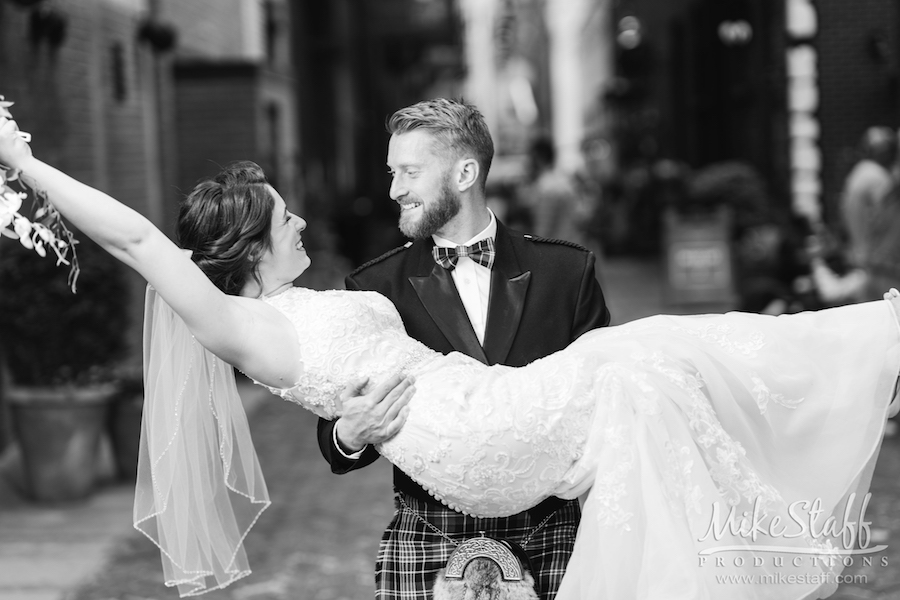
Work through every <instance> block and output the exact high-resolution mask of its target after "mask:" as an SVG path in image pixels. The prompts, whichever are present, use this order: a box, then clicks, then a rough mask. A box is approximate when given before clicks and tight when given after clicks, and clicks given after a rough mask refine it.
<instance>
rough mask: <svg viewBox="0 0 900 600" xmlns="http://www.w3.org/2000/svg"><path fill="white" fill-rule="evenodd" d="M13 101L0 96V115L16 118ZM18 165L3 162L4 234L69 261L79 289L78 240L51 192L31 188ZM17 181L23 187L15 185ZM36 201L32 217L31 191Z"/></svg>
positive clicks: (0, 222)
mask: <svg viewBox="0 0 900 600" xmlns="http://www.w3.org/2000/svg"><path fill="white" fill-rule="evenodd" d="M12 105H13V103H12V102H10V101H8V100H6V99H4V97H3V96H0V116H2V117H6V118H7V119H12V114H11V113H10V112H9V107H10V106H12ZM19 136H20V137H21V138H22V139H23V140H24V141H25V142H30V141H31V134H29V133H26V132H24V131H20V132H19ZM19 175H20V173H19V172H18V171H17V170H16V169H12V168H9V167H7V166H5V165H2V164H0V237H2V236H6V237H9V238H12V239H17V240H19V242H20V243H21V244H22V246H24V247H25V248H28V249H29V250H32V249H33V250H34V251H35V252H36V253H37V254H38V255H39V256H41V257H44V256H46V255H47V249H48V248H49V249H50V250H52V251H53V253H54V254H56V264H57V265H60V264H63V265H68V266H69V267H70V271H69V286H70V287H71V288H72V291H73V292H74V291H75V284H76V281H77V279H78V273H79V267H78V258H77V256H76V255H75V244H77V243H78V242H77V240H76V239H75V237H74V236H73V235H72V232H70V231H69V229H68V228H67V227H66V225H65V223H64V222H63V220H62V215H60V214H59V211H57V210H56V209H55V208H54V207H53V205H52V204H50V201H49V199H48V198H47V195H46V194H45V193H44V192H43V191H41V190H38V189H31V188H29V187H28V186H27V185H26V184H25V183H24V182H23V181H22V180H21V178H20V177H19ZM13 185H15V186H16V187H18V188H19V189H15V188H14V187H13ZM25 190H29V191H30V192H31V194H30V197H31V199H32V204H33V216H32V218H30V219H29V218H28V217H26V216H25V215H24V214H22V206H23V203H24V201H25V200H27V199H28V198H29V194H28V193H27V192H26V191H25Z"/></svg>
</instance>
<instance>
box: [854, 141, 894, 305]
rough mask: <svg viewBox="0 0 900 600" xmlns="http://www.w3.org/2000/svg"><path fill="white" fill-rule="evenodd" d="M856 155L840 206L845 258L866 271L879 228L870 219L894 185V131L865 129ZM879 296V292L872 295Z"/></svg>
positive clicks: (874, 216)
mask: <svg viewBox="0 0 900 600" xmlns="http://www.w3.org/2000/svg"><path fill="white" fill-rule="evenodd" d="M859 155H860V158H859V160H858V161H857V162H856V164H855V165H854V166H853V168H852V169H851V170H850V173H849V174H848V175H847V178H846V180H845V182H844V189H843V192H842V194H841V204H840V209H841V218H842V219H843V225H844V228H845V230H846V234H847V252H846V253H847V258H848V261H849V263H850V265H851V266H852V267H857V268H862V269H864V270H867V267H868V266H870V265H869V263H870V261H871V258H872V257H871V250H872V244H873V242H874V240H873V239H872V234H873V233H878V232H879V231H880V229H881V228H877V227H876V230H877V231H875V230H873V227H874V226H876V223H874V219H876V215H877V214H878V213H880V212H883V211H882V208H883V206H882V204H883V203H884V200H885V198H886V197H887V196H888V194H889V193H891V190H892V189H893V188H894V187H895V186H896V181H897V180H896V178H895V176H894V169H895V168H896V163H897V134H896V132H894V130H893V129H891V128H889V127H870V128H868V129H866V131H865V133H864V134H863V136H862V139H861V140H860V143H859ZM888 212H890V211H888ZM880 296H881V294H880V293H879V294H876V295H875V296H874V298H878V297H880ZM860 299H863V298H862V297H860ZM867 299H872V298H867Z"/></svg>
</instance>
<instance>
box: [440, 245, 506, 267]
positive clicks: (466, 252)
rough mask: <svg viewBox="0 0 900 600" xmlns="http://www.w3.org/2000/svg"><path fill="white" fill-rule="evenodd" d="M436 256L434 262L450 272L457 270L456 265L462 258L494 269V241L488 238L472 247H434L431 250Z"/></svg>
mask: <svg viewBox="0 0 900 600" xmlns="http://www.w3.org/2000/svg"><path fill="white" fill-rule="evenodd" d="M431 253H432V255H433V256H434V262H436V263H437V264H439V265H441V266H442V267H444V268H445V269H447V270H448V271H452V270H453V269H455V268H456V263H457V262H458V261H459V257H460V256H468V257H469V258H471V259H472V260H474V261H475V262H477V263H478V264H479V265H481V266H483V267H487V268H488V269H493V268H494V240H492V239H491V238H487V239H486V240H481V241H480V242H478V243H476V244H473V245H472V246H456V247H455V248H442V247H441V246H434V247H433V248H432V249H431Z"/></svg>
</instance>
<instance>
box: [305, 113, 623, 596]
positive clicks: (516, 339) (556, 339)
mask: <svg viewBox="0 0 900 600" xmlns="http://www.w3.org/2000/svg"><path fill="white" fill-rule="evenodd" d="M388 131H389V132H390V133H391V139H390V142H389V146H388V159H387V163H388V167H389V169H390V172H391V174H392V176H393V182H392V184H391V190H390V195H391V198H392V199H393V200H395V201H396V202H397V203H398V204H399V205H400V223H399V225H400V230H401V231H402V232H403V233H404V234H405V235H406V236H407V237H409V238H411V239H412V240H413V241H412V242H409V243H407V244H406V245H405V246H402V247H400V248H396V249H394V250H392V251H390V252H388V253H387V254H385V255H383V256H381V257H379V258H376V259H375V260H372V261H370V262H368V263H366V264H364V265H362V266H361V267H359V268H358V269H356V270H355V271H354V272H353V273H351V274H350V275H349V276H348V277H347V280H346V284H347V288H348V289H361V290H374V291H377V292H380V293H381V294H383V295H385V296H387V297H388V298H390V300H391V301H392V302H393V303H394V305H395V306H396V307H397V310H399V312H400V315H401V317H402V318H403V323H404V324H405V326H406V330H407V332H408V333H409V335H411V336H412V337H413V338H416V339H417V340H419V341H421V342H423V343H424V344H426V345H427V346H430V347H431V348H433V349H435V350H438V351H440V352H443V353H445V354H447V353H449V352H453V351H458V352H463V353H465V354H468V355H469V356H472V357H474V358H477V359H478V360H480V361H482V362H484V363H487V364H496V363H501V364H505V365H511V366H521V365H525V364H527V363H529V362H531V361H533V360H535V359H538V358H541V357H543V356H546V355H547V354H550V353H552V352H555V351H557V350H559V349H561V348H564V347H565V346H567V345H568V344H569V343H571V342H572V341H573V340H575V339H576V338H577V337H578V336H580V335H581V334H582V333H584V332H586V331H588V330H590V329H594V328H595V327H602V326H604V325H607V324H608V323H609V312H608V310H607V308H606V305H605V303H604V300H603V293H602V292H601V290H600V286H599V284H598V283H597V280H596V279H595V277H594V256H593V255H592V254H591V253H590V252H589V251H587V250H586V249H584V248H582V247H581V246H578V245H576V244H573V243H570V242H565V241H559V240H546V239H541V238H537V237H533V236H530V235H525V234H522V233H519V232H517V231H513V230H510V229H507V228H506V227H504V226H503V224H502V223H500V222H499V221H497V219H496V218H495V216H494V214H493V213H492V212H491V211H490V210H489V209H488V208H487V205H486V201H485V192H484V188H485V181H486V180H487V176H488V170H489V169H490V166H491V160H492V158H493V154H494V146H493V141H492V140H491V136H490V133H489V132H488V129H487V126H486V124H485V122H484V119H483V117H482V116H481V114H480V113H479V112H478V110H477V109H476V108H475V107H473V106H470V105H467V104H464V103H462V102H458V101H454V100H446V99H441V98H439V99H435V100H428V101H424V102H419V103H418V104H415V105H412V106H409V107H407V108H403V109H400V110H398V111H397V112H396V113H394V115H393V116H392V117H391V118H390V120H389V121H388ZM463 247H465V248H463ZM457 251H458V252H457ZM427 391H428V390H420V393H427ZM404 414H405V413H404ZM401 418H402V417H401ZM395 427H396V423H395V422H393V423H392V422H391V421H390V420H389V419H385V418H384V410H383V409H382V408H380V407H379V405H378V404H377V403H376V404H373V405H372V408H371V410H369V411H366V410H358V409H357V410H354V411H353V412H352V413H350V412H345V415H344V416H343V417H341V418H340V419H338V420H336V421H325V420H320V421H319V427H318V433H319V447H320V448H321V450H322V454H323V455H324V456H325V458H326V460H328V462H329V463H330V464H331V469H332V471H333V472H335V473H347V472H349V471H353V470H355V469H359V468H362V467H365V466H367V465H369V464H371V463H372V462H373V461H375V459H376V458H378V452H377V451H376V450H375V448H374V446H373V445H372V444H376V443H379V442H381V441H384V440H385V439H387V438H389V437H390V436H391V435H392V432H393V431H394V429H393V428H395ZM394 488H395V492H396V494H395V510H396V512H395V514H394V518H393V520H392V521H391V523H390V525H389V526H388V528H387V530H386V531H385V532H384V535H383V536H382V540H381V546H380V549H379V552H378V561H377V565H376V573H375V581H376V598H378V599H384V600H387V599H404V600H407V599H422V600H424V599H430V598H431V589H432V586H433V584H434V579H435V575H436V573H437V571H438V570H439V569H441V568H443V567H444V566H445V564H446V563H447V560H448V558H449V557H450V554H451V553H452V552H453V550H454V548H455V547H456V545H457V544H458V543H460V542H462V541H464V540H465V539H467V538H471V537H475V536H478V535H480V534H481V533H482V532H483V533H484V535H486V536H489V537H494V538H504V539H508V540H511V541H513V542H515V543H517V544H519V545H520V546H522V547H523V548H524V550H525V552H526V553H527V555H528V557H529V560H530V563H531V565H530V566H531V568H532V574H533V575H534V578H535V581H536V586H537V587H538V592H539V594H540V597H541V598H542V600H551V599H552V598H553V597H554V596H555V594H556V590H557V588H558V586H559V583H560V580H561V579H562V575H563V572H564V570H565V567H566V563H567V562H568V560H569V556H570V555H571V552H572V547H573V545H574V543H575V531H576V528H577V526H578V520H579V518H580V510H579V507H578V502H577V501H564V500H561V499H559V498H549V499H547V500H545V501H544V502H542V503H540V504H539V505H537V506H535V507H534V508H532V509H530V510H527V511H525V512H523V513H520V514H517V515H513V516H511V517H504V518H498V519H476V518H472V517H469V516H466V515H463V514H461V513H458V512H455V511H453V510H451V509H449V508H447V507H445V506H444V505H442V504H441V503H440V502H438V501H436V500H435V499H434V498H432V497H431V496H429V495H428V493H427V492H426V491H425V490H424V489H422V488H421V487H420V486H419V485H418V484H416V483H415V482H414V481H413V480H412V479H410V478H409V477H407V476H406V475H405V474H404V473H403V472H402V471H400V470H399V469H397V468H394Z"/></svg>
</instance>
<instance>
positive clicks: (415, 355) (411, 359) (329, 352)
mask: <svg viewBox="0 0 900 600" xmlns="http://www.w3.org/2000/svg"><path fill="white" fill-rule="evenodd" d="M266 302H267V303H268V304H270V305H272V306H273V307H275V308H276V309H278V310H279V311H280V312H281V313H282V314H284V315H285V316H287V317H288V319H290V321H291V323H293V324H294V327H295V328H296V330H297V335H298V337H299V339H300V350H301V361H302V363H303V364H302V370H303V375H302V376H301V378H300V380H299V381H298V382H297V383H296V385H294V386H293V387H290V388H286V389H277V388H272V387H269V386H264V387H267V388H268V389H269V390H270V391H271V392H272V393H274V394H277V395H278V396H281V397H282V398H284V399H285V400H290V401H292V402H296V403H297V404H300V405H301V406H303V407H304V408H306V409H308V410H311V411H312V412H314V413H316V414H317V415H319V416H320V417H324V418H326V419H333V418H335V417H338V416H340V414H341V408H342V407H341V401H340V394H341V391H342V390H343V389H344V388H345V387H346V386H347V385H348V384H349V383H351V381H352V380H354V379H357V378H360V377H368V378H369V385H370V386H371V385H374V384H377V383H379V382H381V381H383V380H384V379H386V378H387V377H389V376H390V375H393V374H395V373H400V374H403V375H406V374H408V373H410V372H411V371H413V370H414V369H415V368H416V367H418V366H420V365H422V364H423V363H426V362H428V361H429V360H431V359H435V358H437V357H439V356H441V355H440V353H438V352H435V351H434V350H431V349H429V348H428V347H427V346H425V345H424V344H422V343H420V342H418V341H416V340H414V339H412V338H410V337H409V336H408V335H407V334H406V331H405V329H404V328H403V321H402V320H401V319H400V315H399V314H398V313H397V309H396V308H394V305H393V304H392V303H391V301H390V300H388V299H387V298H385V297H384V296H382V295H381V294H378V293H377V292H357V291H345V290H329V291H325V292H318V291H314V290H309V289H306V288H299V287H294V288H289V289H288V290H287V291H285V292H282V293H280V294H278V295H276V296H273V297H270V298H266Z"/></svg>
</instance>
